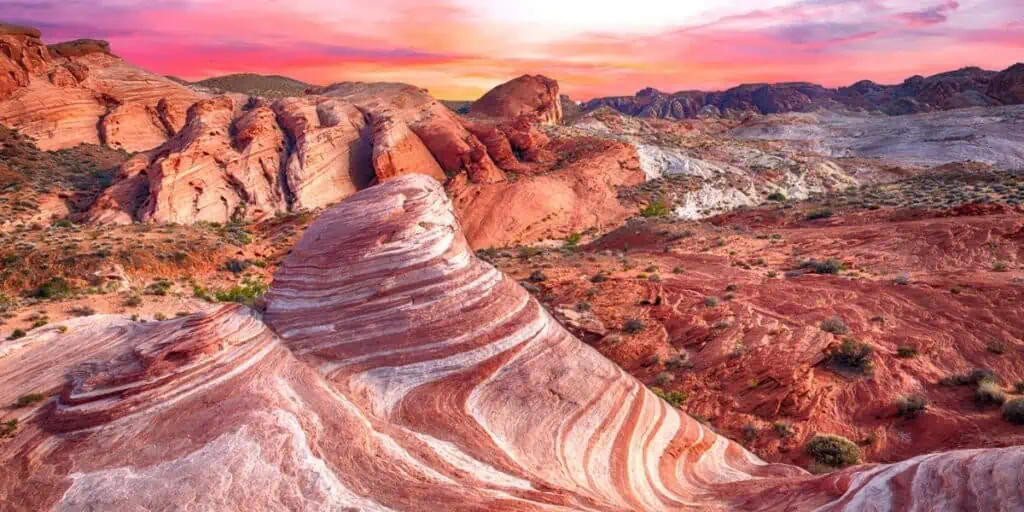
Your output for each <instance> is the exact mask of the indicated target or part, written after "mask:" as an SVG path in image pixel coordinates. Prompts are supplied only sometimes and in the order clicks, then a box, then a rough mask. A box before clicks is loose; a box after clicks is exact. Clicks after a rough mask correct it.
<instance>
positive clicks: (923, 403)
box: [896, 395, 928, 419]
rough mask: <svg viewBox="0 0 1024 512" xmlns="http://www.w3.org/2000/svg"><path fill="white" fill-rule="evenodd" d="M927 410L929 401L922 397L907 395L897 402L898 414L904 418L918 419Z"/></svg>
mask: <svg viewBox="0 0 1024 512" xmlns="http://www.w3.org/2000/svg"><path fill="white" fill-rule="evenodd" d="M927 408H928V400H926V399H925V398H924V397H923V396H921V395H907V396H904V397H901V398H900V399H899V400H896V410H897V413H898V414H899V415H900V416H901V417H903V418H907V419H913V418H916V417H918V416H920V415H921V414H922V413H924V411H925V409H927Z"/></svg>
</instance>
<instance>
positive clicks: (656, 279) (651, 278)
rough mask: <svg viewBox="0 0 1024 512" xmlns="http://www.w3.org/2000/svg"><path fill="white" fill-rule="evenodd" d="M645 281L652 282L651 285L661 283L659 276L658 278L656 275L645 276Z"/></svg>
mask: <svg viewBox="0 0 1024 512" xmlns="http://www.w3.org/2000/svg"><path fill="white" fill-rule="evenodd" d="M647 280H648V281H650V282H652V283H660V282H661V276H659V275H658V274H651V275H649V276H647Z"/></svg>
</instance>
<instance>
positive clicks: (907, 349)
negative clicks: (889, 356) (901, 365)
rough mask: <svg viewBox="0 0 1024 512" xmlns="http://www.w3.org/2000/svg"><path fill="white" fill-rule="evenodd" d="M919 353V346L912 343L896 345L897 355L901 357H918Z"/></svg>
mask: <svg viewBox="0 0 1024 512" xmlns="http://www.w3.org/2000/svg"><path fill="white" fill-rule="evenodd" d="M917 354H918V351H917V347H912V346H910V345H900V346H898V347H896V357H899V358H901V359H910V358H912V357H917Z"/></svg>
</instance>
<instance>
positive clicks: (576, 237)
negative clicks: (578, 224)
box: [565, 232, 583, 249]
mask: <svg viewBox="0 0 1024 512" xmlns="http://www.w3.org/2000/svg"><path fill="white" fill-rule="evenodd" d="M582 239H583V235H582V234H580V233H575V232H574V233H572V234H570V235H569V236H568V237H567V238H566V239H565V247H567V248H570V249H572V248H573V247H577V246H578V245H579V244H580V240H582Z"/></svg>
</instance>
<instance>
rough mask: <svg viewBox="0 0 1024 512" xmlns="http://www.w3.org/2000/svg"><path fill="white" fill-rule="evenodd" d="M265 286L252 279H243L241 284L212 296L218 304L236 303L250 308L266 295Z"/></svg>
mask: <svg viewBox="0 0 1024 512" xmlns="http://www.w3.org/2000/svg"><path fill="white" fill-rule="evenodd" d="M267 288H268V287H267V285H266V284H264V283H262V282H259V281H256V280H254V279H252V278H248V277H246V278H244V279H243V280H242V283H241V284H237V285H235V286H232V287H231V288H228V289H227V290H219V291H217V292H216V293H215V294H214V296H215V297H216V298H217V300H218V301H220V302H237V303H239V304H245V305H246V306H252V305H253V304H255V303H256V301H257V300H258V299H259V298H260V297H262V296H263V294H264V293H267Z"/></svg>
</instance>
